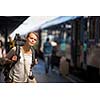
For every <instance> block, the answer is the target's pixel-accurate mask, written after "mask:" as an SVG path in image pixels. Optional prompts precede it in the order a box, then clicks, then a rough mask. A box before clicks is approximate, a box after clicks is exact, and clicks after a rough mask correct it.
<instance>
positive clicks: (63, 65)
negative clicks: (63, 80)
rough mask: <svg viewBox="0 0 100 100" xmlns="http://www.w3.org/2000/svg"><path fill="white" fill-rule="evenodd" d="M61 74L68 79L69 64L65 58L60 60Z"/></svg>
mask: <svg viewBox="0 0 100 100" xmlns="http://www.w3.org/2000/svg"><path fill="white" fill-rule="evenodd" d="M59 71H60V74H61V75H62V76H64V77H66V76H67V75H68V74H69V63H68V62H67V61H66V58H65V57H62V58H61V59H60V66H59Z"/></svg>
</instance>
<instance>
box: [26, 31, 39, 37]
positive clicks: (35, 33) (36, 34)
mask: <svg viewBox="0 0 100 100" xmlns="http://www.w3.org/2000/svg"><path fill="white" fill-rule="evenodd" d="M31 33H33V34H34V35H35V36H36V37H37V38H39V35H38V33H37V32H29V33H28V34H27V36H26V38H28V37H29V35H30V34H31Z"/></svg>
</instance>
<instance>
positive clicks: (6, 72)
mask: <svg viewBox="0 0 100 100" xmlns="http://www.w3.org/2000/svg"><path fill="white" fill-rule="evenodd" d="M31 50H32V64H31V69H32V67H33V66H34V65H35V58H36V53H35V49H34V48H33V47H31ZM16 55H17V57H18V59H17V61H18V60H19V59H20V46H16ZM17 61H16V62H13V63H10V64H7V65H4V66H5V67H4V71H3V74H4V76H5V79H4V80H5V82H7V80H8V79H9V72H10V70H11V68H12V67H13V66H14V65H15V64H16V63H17Z"/></svg>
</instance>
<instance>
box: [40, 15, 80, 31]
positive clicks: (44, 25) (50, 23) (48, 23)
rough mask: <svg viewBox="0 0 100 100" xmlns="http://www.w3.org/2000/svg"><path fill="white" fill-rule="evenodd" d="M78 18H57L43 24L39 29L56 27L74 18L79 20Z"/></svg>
mask: <svg viewBox="0 0 100 100" xmlns="http://www.w3.org/2000/svg"><path fill="white" fill-rule="evenodd" d="M79 17H80V16H59V17H57V18H55V19H53V20H50V21H47V22H45V23H44V24H42V25H41V29H45V28H48V27H51V26H54V25H58V24H61V23H64V22H67V21H70V20H74V19H76V18H79Z"/></svg>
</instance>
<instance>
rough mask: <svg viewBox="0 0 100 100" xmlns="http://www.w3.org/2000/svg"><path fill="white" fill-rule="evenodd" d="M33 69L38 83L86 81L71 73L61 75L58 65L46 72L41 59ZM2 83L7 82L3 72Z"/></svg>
mask: <svg viewBox="0 0 100 100" xmlns="http://www.w3.org/2000/svg"><path fill="white" fill-rule="evenodd" d="M32 71H33V74H34V76H35V78H36V80H37V83H84V80H82V79H80V78H78V77H76V76H75V75H73V74H69V75H67V76H66V77H63V76H61V75H60V74H59V69H58V68H57V67H55V68H54V70H50V69H49V73H48V74H45V68H44V61H43V60H41V59H39V63H38V64H37V65H35V66H34V68H33V69H32ZM0 83H5V82H4V75H3V73H1V76H0Z"/></svg>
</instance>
